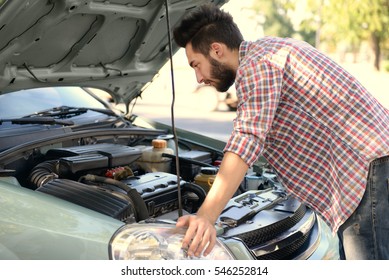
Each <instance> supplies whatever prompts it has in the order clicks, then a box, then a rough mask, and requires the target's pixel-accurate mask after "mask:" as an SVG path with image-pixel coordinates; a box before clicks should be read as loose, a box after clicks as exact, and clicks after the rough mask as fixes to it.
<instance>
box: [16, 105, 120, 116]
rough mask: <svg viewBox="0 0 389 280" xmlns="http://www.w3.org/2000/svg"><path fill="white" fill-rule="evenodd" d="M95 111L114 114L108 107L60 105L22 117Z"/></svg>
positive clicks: (74, 114) (75, 114)
mask: <svg viewBox="0 0 389 280" xmlns="http://www.w3.org/2000/svg"><path fill="white" fill-rule="evenodd" d="M89 110H90V111H95V112H98V113H102V114H105V115H109V116H116V114H115V112H113V111H112V110H109V109H99V108H85V107H69V106H60V107H54V108H50V109H47V110H43V111H39V112H37V113H34V114H31V115H28V116H24V117H36V116H42V117H70V116H78V115H82V114H85V113H86V112H87V111H89Z"/></svg>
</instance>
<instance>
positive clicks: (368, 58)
mask: <svg viewBox="0 0 389 280" xmlns="http://www.w3.org/2000/svg"><path fill="white" fill-rule="evenodd" d="M223 9H224V10H225V11H228V12H229V13H230V14H231V15H232V16H233V17H234V20H235V22H236V23H237V24H238V26H239V28H240V29H241V32H242V34H243V36H244V37H245V39H246V40H256V39H258V38H261V37H263V36H267V35H274V36H280V37H293V38H297V39H301V40H304V41H307V42H308V43H310V44H311V45H313V46H315V47H316V48H318V49H320V50H321V51H323V52H324V53H326V54H327V55H329V56H330V57H332V58H333V59H334V60H336V61H337V62H338V63H340V64H341V65H342V66H343V67H345V68H346V69H347V70H348V71H349V72H351V73H352V74H353V75H354V76H356V77H357V78H358V79H359V80H360V81H361V82H362V84H364V86H365V87H367V88H368V89H369V90H370V92H371V93H372V94H373V95H374V96H376V98H377V99H378V100H379V101H380V102H381V103H382V104H383V105H384V106H385V107H387V108H389V91H388V89H389V0H245V1H239V0H230V1H229V2H228V3H227V4H226V5H225V6H224V7H223ZM173 69H174V75H173V80H174V92H175V99H174V104H175V106H174V111H173V112H174V116H175V125H176V126H177V127H180V128H183V129H188V130H192V131H195V132H199V133H204V134H206V135H208V136H210V137H214V138H217V139H220V140H224V141H226V140H227V139H228V136H229V134H230V132H231V129H232V120H233V119H234V117H235V112H234V108H233V105H234V104H233V103H232V106H230V105H231V100H229V102H230V103H229V102H226V97H228V96H227V95H232V98H233V95H234V94H235V93H234V89H233V88H231V89H230V90H229V92H227V93H219V92H216V91H215V90H214V89H213V88H211V87H207V86H201V85H199V84H197V81H196V79H195V75H194V72H193V70H192V69H191V68H190V67H189V65H188V63H187V59H186V56H185V52H184V50H183V49H181V50H180V51H179V52H178V53H177V54H176V55H175V56H174V58H173ZM171 77H172V76H171V73H170V62H169V63H168V64H167V65H165V67H163V68H162V69H161V71H160V72H159V75H158V77H156V78H155V80H154V82H153V83H152V84H151V85H150V86H149V87H148V88H147V89H146V90H145V92H144V93H143V94H142V98H138V100H137V101H136V105H135V106H133V113H135V114H140V115H142V116H145V117H149V118H152V119H154V120H157V121H160V122H163V123H167V124H171V103H172V100H173V98H172V78H171ZM232 101H233V100H232ZM229 106H230V107H229Z"/></svg>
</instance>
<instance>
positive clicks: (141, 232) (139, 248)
mask: <svg viewBox="0 0 389 280" xmlns="http://www.w3.org/2000/svg"><path fill="white" fill-rule="evenodd" d="M185 231H186V230H185V229H182V228H176V227H175V225H168V224H152V225H151V224H130V225H126V226H124V227H122V228H121V229H120V230H119V231H118V232H117V233H116V234H115V236H114V237H113V239H112V242H111V246H110V253H111V258H112V259H114V260H188V259H211V260H233V259H234V257H233V255H232V254H231V253H230V251H229V250H228V249H227V248H226V247H225V246H224V245H223V244H222V243H221V242H220V241H219V240H217V241H216V245H215V247H214V249H213V250H212V252H211V253H210V254H209V255H208V256H206V257H203V256H202V257H199V258H196V257H189V256H188V255H187V254H186V252H185V250H183V249H182V248H181V244H182V239H183V238H184V235H185Z"/></svg>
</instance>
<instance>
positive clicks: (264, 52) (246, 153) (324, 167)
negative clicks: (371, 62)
mask: <svg viewBox="0 0 389 280" xmlns="http://www.w3.org/2000/svg"><path fill="white" fill-rule="evenodd" d="M239 63H240V66H239V69H238V71H237V76H236V80H235V86H236V90H237V95H238V98H239V104H238V109H237V118H236V119H235V120H234V130H233V132H232V135H231V137H230V139H229V141H228V142H227V145H226V147H225V151H230V152H233V153H236V154H238V155H239V156H240V157H241V158H242V159H243V160H244V161H245V162H246V163H247V164H248V165H249V166H251V165H252V164H253V163H254V162H255V161H256V160H257V159H258V158H259V156H260V155H263V156H264V157H265V158H266V160H267V161H268V162H269V163H270V164H271V165H272V167H273V168H274V169H275V171H276V173H277V174H278V178H279V180H280V181H281V182H282V184H283V185H284V187H285V188H286V189H287V190H288V191H289V192H291V193H292V194H293V195H294V196H296V197H297V198H298V199H299V200H300V201H302V202H304V203H305V204H307V205H308V206H310V207H311V208H312V209H314V210H315V211H316V213H318V214H319V215H320V216H321V217H322V218H323V219H324V221H326V223H327V224H328V225H329V226H330V227H331V228H332V229H333V231H334V232H336V231H337V229H338V227H339V226H340V225H341V224H342V223H343V222H344V221H345V220H346V219H347V218H348V217H349V216H350V215H351V214H352V213H353V212H354V210H355V208H356V207H357V206H358V204H359V202H360V200H361V199H362V196H363V194H364V191H365V188H366V182H367V180H366V179H367V175H368V170H369V163H370V162H371V161H372V160H374V159H376V158H379V157H382V156H385V155H388V154H389V127H388V124H389V111H388V110H387V109H386V108H384V107H383V106H382V105H381V104H380V103H379V102H378V101H377V100H376V99H375V98H374V97H373V96H372V95H371V94H370V93H369V92H368V91H367V90H366V89H365V88H364V87H363V86H362V85H361V84H360V83H359V82H358V81H357V80H356V79H355V78H354V77H353V76H351V75H350V74H349V73H348V72H346V71H345V70H344V69H342V68H341V67H340V66H339V65H337V64H336V63H335V62H333V61H332V60H331V59H330V58H328V57H327V56H325V55H323V54H322V53H320V52H319V51H318V50H316V49H315V48H313V47H311V46H310V45H309V44H307V43H304V42H301V41H297V40H293V39H281V38H273V37H265V38H263V39H260V40H258V41H256V42H247V41H244V42H243V43H242V44H241V46H240V50H239Z"/></svg>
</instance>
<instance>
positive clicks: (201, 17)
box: [173, 4, 243, 56]
mask: <svg viewBox="0 0 389 280" xmlns="http://www.w3.org/2000/svg"><path fill="white" fill-rule="evenodd" d="M173 36H174V40H175V42H176V43H177V45H179V46H180V47H183V48H185V46H186V45H187V44H188V43H189V42H191V43H192V48H193V50H194V51H196V52H200V53H202V54H203V55H205V56H208V55H209V50H210V47H211V44H212V43H214V42H219V43H223V44H225V45H226V46H227V47H228V48H229V49H231V50H234V49H239V46H240V43H241V42H242V41H243V36H242V34H241V32H240V30H239V28H238V26H237V25H236V24H235V22H234V20H233V18H232V16H231V15H230V14H229V13H227V12H224V11H222V10H220V9H219V8H218V7H217V6H215V5H212V4H205V5H202V6H200V7H199V8H198V9H196V10H195V11H193V12H192V13H190V14H189V15H187V16H186V17H185V18H184V19H183V20H182V21H181V23H180V24H179V25H178V26H177V27H176V28H175V29H174V31H173Z"/></svg>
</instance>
